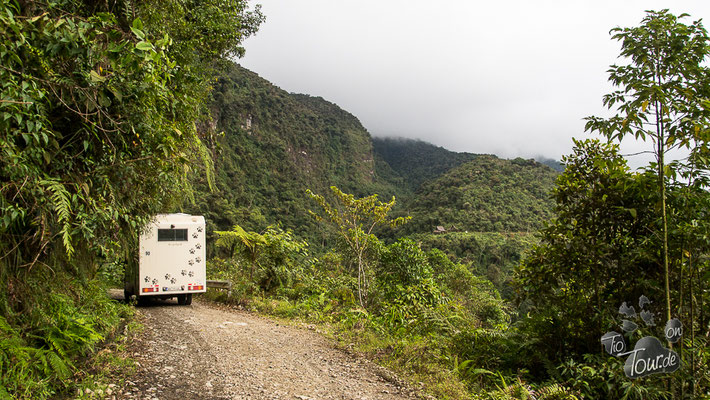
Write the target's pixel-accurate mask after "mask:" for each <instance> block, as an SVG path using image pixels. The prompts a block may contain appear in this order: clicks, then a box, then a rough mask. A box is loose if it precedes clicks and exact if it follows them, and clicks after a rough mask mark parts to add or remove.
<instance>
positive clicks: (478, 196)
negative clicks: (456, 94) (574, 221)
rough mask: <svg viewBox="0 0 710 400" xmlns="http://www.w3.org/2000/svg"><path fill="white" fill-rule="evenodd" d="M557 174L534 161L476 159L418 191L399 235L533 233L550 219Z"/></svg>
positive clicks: (406, 206) (486, 157) (482, 157)
mask: <svg viewBox="0 0 710 400" xmlns="http://www.w3.org/2000/svg"><path fill="white" fill-rule="evenodd" d="M556 176H557V172H555V171H554V170H552V169H551V168H549V167H547V166H545V165H542V164H540V163H538V162H536V161H534V160H524V159H522V158H516V159H514V160H505V159H501V158H498V157H496V156H491V155H480V156H477V157H476V158H474V159H473V160H472V161H469V162H467V163H465V164H463V165H461V166H459V167H457V168H455V169H453V170H451V171H449V172H447V173H446V174H444V175H443V176H441V177H439V178H437V179H435V180H434V181H431V182H429V183H425V184H424V185H422V187H420V188H419V190H418V191H417V193H416V195H415V196H414V198H413V199H412V201H410V202H408V204H406V205H405V207H404V210H405V211H406V212H407V213H408V214H409V215H411V216H412V221H411V223H409V224H407V226H406V227H405V230H406V231H407V232H409V233H426V232H432V231H433V230H434V229H435V228H436V227H437V226H443V227H444V228H445V229H446V230H447V231H450V230H454V231H472V232H534V231H536V230H537V229H538V228H539V227H540V226H541V224H542V222H543V221H545V220H547V219H549V218H550V217H551V216H552V206H553V202H552V199H551V198H550V192H551V190H552V188H553V186H554V182H555V177H556Z"/></svg>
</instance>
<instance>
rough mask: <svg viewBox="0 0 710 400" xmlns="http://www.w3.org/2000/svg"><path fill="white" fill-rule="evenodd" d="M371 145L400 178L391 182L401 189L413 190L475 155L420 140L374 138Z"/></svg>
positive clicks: (379, 157) (380, 158)
mask: <svg viewBox="0 0 710 400" xmlns="http://www.w3.org/2000/svg"><path fill="white" fill-rule="evenodd" d="M372 144H373V147H374V150H375V155H376V156H377V157H378V160H382V161H383V162H384V163H385V164H387V165H388V166H389V167H390V168H391V169H392V171H394V172H395V173H396V174H397V176H399V177H400V178H401V179H400V180H395V181H393V183H394V184H395V185H397V186H398V187H401V188H402V190H410V191H414V190H416V189H418V188H419V187H420V186H421V185H422V184H423V183H425V182H428V181H430V180H432V179H435V178H437V177H439V176H441V175H442V174H443V173H445V172H447V171H449V170H451V169H452V168H455V167H457V166H459V165H461V164H463V163H465V162H468V161H471V160H473V159H474V158H475V157H476V155H475V154H471V153H457V152H454V151H449V150H446V149H445V148H443V147H439V146H435V145H433V144H431V143H427V142H424V141H421V140H412V139H405V138H390V137H385V138H380V137H375V138H373V139H372ZM405 193H406V192H405Z"/></svg>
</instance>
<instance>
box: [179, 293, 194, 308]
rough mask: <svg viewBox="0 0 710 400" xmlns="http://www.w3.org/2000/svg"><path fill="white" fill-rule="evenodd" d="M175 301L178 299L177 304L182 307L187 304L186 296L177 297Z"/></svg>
mask: <svg viewBox="0 0 710 400" xmlns="http://www.w3.org/2000/svg"><path fill="white" fill-rule="evenodd" d="M177 299H178V304H179V305H181V306H184V305H185V304H186V302H187V296H186V295H184V294H179V295H177ZM191 300H192V299H191Z"/></svg>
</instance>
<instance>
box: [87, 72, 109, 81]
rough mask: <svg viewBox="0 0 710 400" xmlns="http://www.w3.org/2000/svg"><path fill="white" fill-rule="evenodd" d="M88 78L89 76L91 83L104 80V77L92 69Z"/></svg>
mask: <svg viewBox="0 0 710 400" xmlns="http://www.w3.org/2000/svg"><path fill="white" fill-rule="evenodd" d="M89 78H91V82H93V83H101V82H105V81H106V78H105V77H103V76H101V75H99V74H98V72H96V71H94V70H91V72H89Z"/></svg>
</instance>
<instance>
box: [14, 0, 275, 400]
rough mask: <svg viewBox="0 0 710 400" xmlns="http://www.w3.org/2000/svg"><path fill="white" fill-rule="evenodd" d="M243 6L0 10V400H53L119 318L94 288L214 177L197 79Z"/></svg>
mask: <svg viewBox="0 0 710 400" xmlns="http://www.w3.org/2000/svg"><path fill="white" fill-rule="evenodd" d="M262 21H263V15H262V14H261V13H260V11H259V9H258V8H256V9H253V10H249V9H248V8H247V5H246V2H245V1H236V0H235V1H232V0H207V1H182V0H181V1H170V0H168V1H163V0H161V1H143V2H132V1H129V0H125V1H114V0H112V1H105V2H94V1H79V0H48V1H16V0H3V1H1V2H0V32H1V33H2V35H1V36H0V37H1V39H0V84H1V85H2V86H1V88H0V154H2V156H0V213H1V215H0V254H1V256H0V285H2V288H1V289H0V398H7V397H10V398H32V399H42V398H48V397H50V396H55V395H57V394H58V393H66V392H67V391H69V390H71V389H72V388H73V385H76V384H77V382H76V380H77V379H78V378H80V377H81V375H82V363H83V361H82V360H83V359H84V357H85V356H86V355H88V354H91V353H92V351H93V350H94V349H96V347H97V346H98V345H99V344H100V343H102V341H104V340H105V339H106V338H108V337H110V336H111V335H112V333H113V332H114V331H115V330H116V329H117V327H118V324H119V321H120V317H121V316H122V315H126V314H128V313H129V312H130V309H129V308H128V307H126V306H122V305H118V304H115V303H114V302H111V301H109V300H108V299H107V297H106V293H105V287H104V285H103V282H104V281H105V280H104V279H101V277H102V275H104V276H105V275H109V276H110V275H115V274H120V268H118V269H116V268H112V265H117V262H118V261H119V260H121V259H124V260H125V259H127V258H129V259H130V258H132V249H133V247H132V243H134V242H135V240H136V232H137V230H138V229H140V227H141V226H143V225H144V224H145V223H146V221H148V220H149V218H150V217H151V216H152V215H154V214H155V213H158V212H166V211H171V210H174V209H175V207H176V204H178V203H179V202H180V201H181V199H182V198H184V196H186V195H188V197H189V193H190V192H191V190H190V187H191V179H192V176H193V175H195V174H200V175H204V174H205V171H206V172H207V176H208V177H210V179H211V176H212V172H211V164H212V163H211V158H210V156H209V152H208V151H207V149H206V147H205V145H204V144H203V140H205V139H206V138H209V137H210V135H211V134H212V133H213V132H211V131H209V130H206V129H198V128H197V126H198V124H199V122H200V121H202V120H203V119H204V118H203V116H204V115H207V109H206V107H205V102H206V99H207V98H208V95H209V92H210V85H209V84H210V77H211V76H214V75H215V74H216V71H218V70H219V69H220V68H222V66H223V65H224V64H225V63H226V62H229V61H226V60H228V59H230V58H231V57H233V56H238V55H240V54H242V53H243V52H244V49H243V48H242V47H241V46H240V44H241V42H242V40H244V38H246V37H248V36H249V35H251V34H252V33H254V32H255V31H256V30H257V28H258V26H259V25H260V23H261V22H262Z"/></svg>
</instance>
